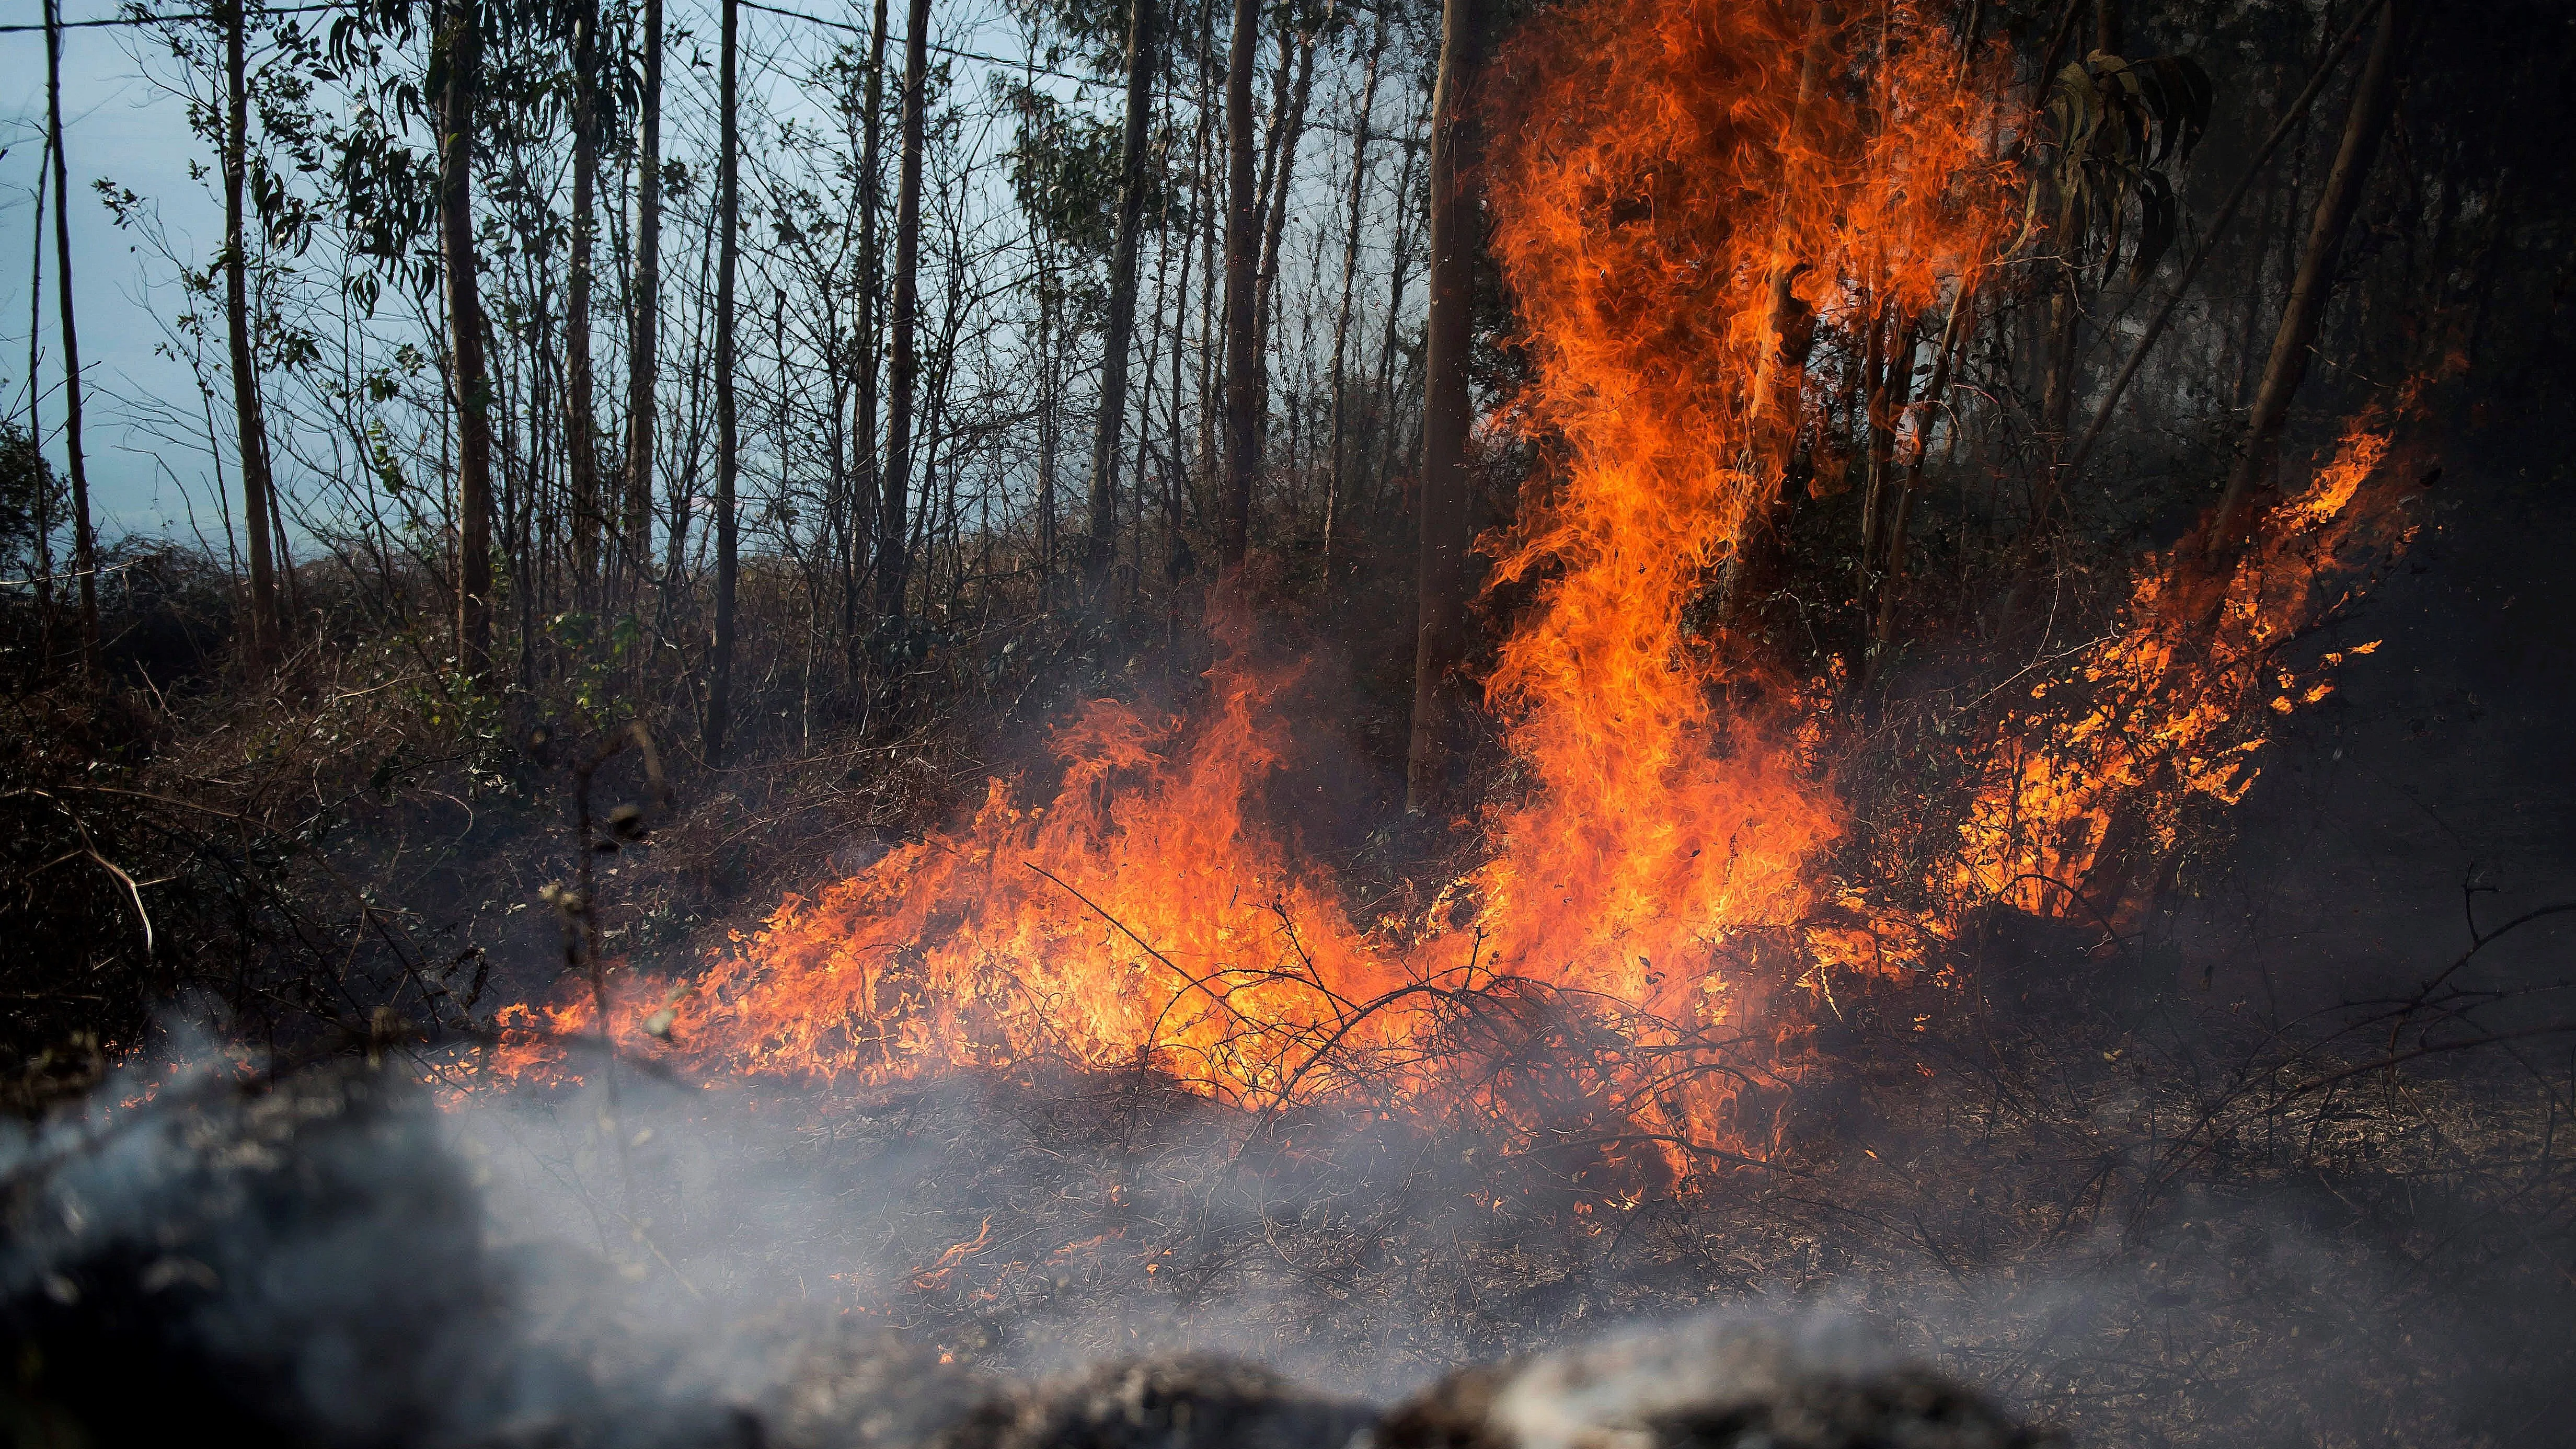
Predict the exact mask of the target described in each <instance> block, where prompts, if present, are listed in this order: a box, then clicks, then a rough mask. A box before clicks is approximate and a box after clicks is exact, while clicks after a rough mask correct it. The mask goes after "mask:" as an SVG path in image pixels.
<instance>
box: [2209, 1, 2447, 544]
mask: <svg viewBox="0 0 2576 1449" xmlns="http://www.w3.org/2000/svg"><path fill="white" fill-rule="evenodd" d="M2412 9H2413V7H2412V6H2411V5H2409V4H2407V3H2405V0H2389V3H2388V4H2387V6H2386V7H2385V8H2384V9H2382V10H2381V11H2380V13H2379V31H2378V33H2377V34H2376V35H2374V36H2373V37H2372V38H2371V42H2370V58H2369V59H2368V60H2366V61H2364V62H2363V63H2362V72H2361V79H2360V81H2359V82H2358V83H2357V84H2356V85H2355V86H2354V89H2353V96H2352V109H2351V111H2350V112H2349V113H2348V114H2347V115H2346V116H2345V118H2344V128H2343V143H2342V145H2341V146H2339V147H2338V148H2337V149H2336V151H2335V159H2334V169H2333V170H2331V171H2329V172H2328V173H2327V175H2326V185H2325V190H2324V192H2323V193H2322V194H2320V195H2319V196H2318V197H2317V209H2316V214H2315V216H2314V219H2313V220H2312V221H2311V223H2310V225H2309V227H2308V241H2307V246H2306V248H2305V249H2304V250H2303V251H2302V252H2301V253H2300V255H2299V271H2298V276H2297V279H2296V280H2295V281H2293V282H2292V283H2291V284H2290V303H2289V306H2288V307H2287V308H2285V309H2284V310H2283V311H2282V314H2281V326H2280V330H2279V331H2277V332H2275V333H2274V334H2273V336H2272V355H2271V359H2270V361H2268V362H2266V363H2265V364H2264V367H2263V381H2262V383H2261V385H2260V386H2259V387H2258V388H2257V389H2256V390H2255V394H2254V415H2253V417H2252V418H2251V419H2249V420H2248V421H2247V423H2246V425H2245V442H2244V444H2243V446H2242V447H2241V449H2240V450H2239V451H2238V454H2237V458H2236V467H2235V469H2234V471H2232V472H2231V473H2229V475H2228V478H2227V491H2226V492H2225V493H2224V494H2222V495H2221V496H2220V498H2219V501H2218V512H2217V514H2216V516H2215V517H2213V518H2212V519H2211V521H2210V527H2209V535H2208V538H2207V541H2206V551H2207V557H2208V558H2209V560H2210V561H2212V562H2216V561H2217V560H2219V559H2221V558H2224V557H2226V556H2227V555H2229V554H2232V553H2233V552H2234V551H2235V550H2236V549H2237V548H2238V547H2239V546H2240V545H2241V544H2242V543H2243V542H2244V538H2245V534H2246V531H2247V530H2248V529H2249V528H2250V527H2251V526H2252V513H2251V509H2250V508H2249V504H2250V502H2251V500H2252V498H2253V495H2254V493H2255V492H2256V490H2258V489H2261V488H2265V487H2268V486H2270V483H2271V478H2272V468H2273V465H2274V464H2275V463H2276V462H2277V461H2278V460H2279V457H2280V451H2281V427H2282V424H2283V423H2285V422H2286V421H2287V420H2288V418H2289V413H2290V398H2291V396H2292V395H2293V394H2294V393H2296V392H2297V391H2298V390H2299V383H2300V381H2301V379H2303V378H2304V377H2306V375H2307V370H2308V349H2309V348H2310V347H2311V346H2312V345H2314V343H2315V342H2316V336H2317V326H2318V324H2319V323H2321V322H2323V321H2324V320H2325V312H2326V303H2327V302H2328V301H2330V300H2332V296H2333V292H2334V266H2335V254H2336V253H2337V252H2338V251H2339V250H2340V249H2341V248H2342V245H2343V234H2344V229H2345V227H2346V226H2348V225H2349V224H2350V223H2351V221H2352V216H2353V213H2354V212H2355V211H2358V210H2359V209H2360V208H2361V198H2362V193H2363V191H2364V189H2365V188H2366V185H2367V183H2368V182H2369V180H2370V166H2371V162H2372V161H2373V160H2375V159H2376V158H2377V156H2378V154H2379V140H2380V137H2381V136H2382V135H2384V134H2385V133H2386V132H2387V130H2388V117H2389V113H2390V111H2392V110H2393V109H2394V108H2395V104H2396V99H2397V79H2398V74H2399V72H2400V71H2401V70H2403V69H2404V64H2405V63H2404V58H2403V56H2402V54H2401V45H2402V43H2403V41H2404V39H2405V32H2406V28H2407V20H2408V18H2409V16H2410V14H2411V13H2412Z"/></svg>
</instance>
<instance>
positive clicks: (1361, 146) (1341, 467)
mask: <svg viewBox="0 0 2576 1449" xmlns="http://www.w3.org/2000/svg"><path fill="white" fill-rule="evenodd" d="M1385 53H1386V20H1385V17H1383V16H1381V17H1379V19H1378V22H1377V25H1376V27H1375V28H1374V29H1373V30H1372V31H1371V32H1370V35H1369V52H1368V66H1367V69H1366V70H1365V71H1364V72H1363V73H1362V75H1361V78H1360V108H1359V124H1358V126H1357V128H1356V129H1355V130H1354V131H1353V132H1352V135H1351V185H1350V197H1349V203H1348V209H1349V212H1350V225H1349V228H1348V229H1347V230H1346V231H1345V232H1344V233H1343V235H1342V299H1341V304H1340V306H1339V307H1337V308H1336V309H1335V310H1334V312H1333V374H1332V395H1333V418H1332V423H1331V430H1330V436H1329V439H1328V446H1329V447H1330V448H1331V450H1332V452H1331V456H1330V457H1328V458H1327V459H1326V460H1325V463H1324V541H1323V547H1322V550H1321V557H1322V569H1321V572H1322V573H1323V576H1324V579H1325V582H1326V584H1327V586H1329V585H1330V583H1331V581H1332V577H1333V527H1334V525H1335V524H1336V523H1338V522H1339V521H1340V517H1339V515H1340V513H1341V507H1342V489H1343V488H1344V487H1345V486H1346V480H1347V479H1348V476H1349V456H1348V455H1349V452H1350V449H1349V447H1348V445H1347V442H1346V439H1347V438H1348V436H1349V432H1350V376H1349V372H1348V370H1347V369H1348V358H1349V347H1350V336H1351V302H1352V299H1353V296H1354V295H1355V293H1356V289H1357V285H1358V282H1359V269H1360V221H1361V211H1362V204H1363V203H1364V201H1365V200H1366V194H1367V186H1368V152H1369V122H1370V120H1371V119H1372V118H1373V116H1374V114H1375V111H1376V109H1377V66H1378V61H1379V59H1380V58H1381V57H1382V56H1384V55H1385Z"/></svg>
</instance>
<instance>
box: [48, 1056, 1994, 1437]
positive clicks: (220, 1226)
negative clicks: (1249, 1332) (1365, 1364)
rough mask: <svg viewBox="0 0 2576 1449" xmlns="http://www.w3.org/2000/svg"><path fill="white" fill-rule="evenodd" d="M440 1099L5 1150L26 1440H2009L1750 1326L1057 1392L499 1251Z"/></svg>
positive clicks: (200, 1108) (1151, 1369)
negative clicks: (1402, 1377)
mask: <svg viewBox="0 0 2576 1449" xmlns="http://www.w3.org/2000/svg"><path fill="white" fill-rule="evenodd" d="M454 1141H455V1134H454V1133H453V1132H452V1131H451V1130H450V1124H449V1123H447V1122H445V1121H443V1120H442V1119H441V1116H440V1114H439V1112H438V1111H437V1109H436V1108H435V1107H434V1106H433V1105H432V1103H431V1101H430V1100H429V1097H428V1094H427V1093H426V1092H424V1091H422V1090H421V1089H419V1088H418V1087H416V1086H414V1085H413V1084H411V1083H409V1082H408V1081H405V1080H403V1079H401V1078H398V1077H396V1076H394V1075H392V1074H390V1073H388V1072H385V1071H381V1070H370V1069H365V1068H361V1067H357V1066H347V1067H340V1068H333V1069H325V1070H314V1071H307V1072H304V1073H300V1074H296V1075H292V1076H288V1077H284V1078H281V1079H277V1080H274V1081H247V1082H246V1081H243V1080H241V1079H239V1078H236V1077H220V1076H213V1075H199V1076H196V1077H193V1078H188V1079H182V1080H177V1081H174V1082H170V1083H165V1084H163V1085H162V1086H161V1087H160V1088H159V1089H158V1091H157V1094H156V1095H155V1097H154V1098H153V1100H150V1101H148V1102H134V1103H129V1104H127V1105H125V1106H122V1107H117V1108H114V1109H107V1110H101V1109H99V1108H93V1109H92V1110H91V1111H90V1112H89V1113H88V1114H86V1115H85V1116H81V1117H75V1118H71V1119H67V1120H64V1121H61V1122H58V1123H56V1124H54V1125H53V1126H51V1127H49V1128H47V1129H44V1130H42V1131H39V1132H36V1133H33V1134H29V1135H26V1136H23V1137H22V1138H21V1139H20V1140H18V1141H15V1142H12V1143H10V1144H8V1146H7V1149H6V1157H5V1159H0V1166H5V1169H6V1174H5V1181H0V1220H5V1223H6V1227H7V1232H8V1247H7V1248H6V1250H5V1251H0V1351H5V1353H6V1362H7V1363H8V1364H9V1365H10V1366H11V1368H10V1371H9V1373H8V1376H7V1377H6V1378H5V1379H0V1422H5V1423H6V1425H7V1427H8V1429H9V1432H10V1435H11V1437H12V1438H13V1439H14V1440H16V1441H17V1442H21V1443H27V1444H35V1445H48V1446H74V1445H101V1444H123V1443H142V1442H204V1441H209V1440H211V1441H213V1442H252V1441H254V1440H255V1441H257V1442H268V1443H278V1444H302V1445H331V1446H338V1445H352V1446H385V1449H400V1446H412V1445H421V1446H429V1445H613V1446H620V1449H629V1446H631V1449H664V1446H669V1449H692V1446H701V1445H703V1446H709V1449H714V1446H737V1445H764V1446H772V1445H774V1446H794V1449H805V1446H811V1449H825V1446H864V1449H899V1446H921V1449H1182V1446H1199V1445H1233V1446H1243V1449H1294V1446H1306V1445H1319V1446H1332V1445H1340V1444H1345V1443H1356V1444H1374V1445H1380V1446H1385V1449H1396V1446H1413V1445H1432V1444H1454V1445H1460V1446H1468V1445H1474V1446H1492V1449H1560V1446H1562V1449H1574V1446H1577V1445H1585V1446H1589V1445H1608V1444H1617V1445H1621V1446H1633V1449H1657V1446H1666V1445H1669V1446H1676V1449H1678V1446H1684V1445H1691V1446H1698V1445H1712V1446H1713V1445H1721V1444H1738V1443H1753V1442H1762V1443H1768V1444H1776V1445H1783V1446H1793V1445H1794V1446H1815V1449H1826V1446H1835V1445H1857V1444H1863V1443H1871V1444H1896V1445H1907V1446H1924V1449H1934V1446H1957V1449H1983V1446H1988V1445H1995V1446H2003V1445H2019V1444H2030V1443H2036V1442H2040V1441H2039V1440H2038V1439H2036V1438H2034V1437H2033V1436H2032V1435H2031V1434H2030V1433H2029V1432H2028V1431H2027V1430H2025V1429H2023V1428H2021V1427H2020V1426H2018V1425H2017V1424H2015V1423H2014V1422H2013V1421H2011V1420H2010V1419H2008V1418H2007V1417H2005V1416H2004V1415H2003V1414H2002V1413H2001V1412H2000V1411H1998V1410H1997V1409H1995V1408H1993V1407H1992V1406H1990V1405H1989V1404H1987V1403H1986V1402H1985V1401H1984V1400H1983V1399H1981V1398H1980V1397H1979V1396H1977V1395H1976V1394H1974V1393H1972V1392H1970V1391H1968V1390H1966V1389H1963V1388H1961V1387H1959V1386H1957V1385H1955V1384H1952V1383H1949V1382H1947V1381H1945V1380H1942V1379H1940V1378H1938V1377H1937V1376H1933V1375H1930V1374H1927V1373H1924V1372H1921V1371H1919V1370H1915V1369H1909V1368H1907V1367H1905V1366H1903V1365H1901V1364H1898V1363H1896V1362H1894V1361H1892V1360H1889V1359H1887V1358H1886V1357H1885V1356H1884V1355H1881V1354H1873V1353H1872V1352H1871V1351H1869V1350H1867V1349H1865V1348H1863V1347H1860V1346H1858V1341H1857V1340H1852V1339H1849V1338H1841V1339H1837V1338H1833V1337H1832V1336H1831V1335H1827V1336H1824V1337H1819V1336H1817V1335H1816V1334H1815V1333H1812V1332H1809V1333H1806V1334H1805V1335H1803V1336H1801V1335H1800V1334H1797V1333H1793V1332H1790V1331H1788V1330H1785V1329H1782V1328H1779V1327H1776V1326H1773V1325H1770V1324H1767V1323H1761V1322H1753V1321H1737V1322H1733V1323H1726V1322H1720V1321H1715V1320H1709V1321H1702V1322H1697V1323H1692V1324H1687V1325H1684V1326H1681V1327H1678V1328H1675V1329H1671V1330H1667V1331H1664V1332H1661V1333H1651V1334H1632V1335H1629V1336H1627V1337H1623V1338H1618V1339H1613V1340H1609V1341H1605V1342H1602V1343H1599V1344H1596V1345H1593V1346H1590V1347H1584V1348H1577V1349H1573V1350H1568V1351H1565V1352H1562V1353H1560V1354H1557V1355H1554V1356H1550V1357H1542V1358H1538V1359H1535V1360H1531V1361H1527V1362H1521V1363H1513V1364H1507V1365H1502V1366H1483V1367H1471V1368H1468V1369H1465V1370H1462V1371H1461V1372H1460V1373H1459V1374H1457V1375H1454V1376H1452V1377H1451V1378H1449V1379H1446V1380H1443V1381H1441V1382H1439V1383H1436V1384H1434V1385H1433V1386H1432V1387H1430V1388H1429V1389H1427V1390H1424V1391H1422V1392H1421V1393H1420V1394H1418V1395H1417V1396H1415V1397H1413V1398H1412V1399H1410V1400H1405V1401H1401V1402H1398V1403H1396V1404H1394V1405H1393V1406H1392V1407H1387V1406H1384V1405H1381V1404H1378V1403H1373V1402H1370V1401H1368V1400H1365V1399H1363V1398H1361V1397H1358V1396H1356V1395H1353V1394H1349V1393H1338V1392H1326V1391H1320V1390H1317V1389H1313V1388H1309V1387H1305V1386H1301V1385H1299V1384H1297V1383H1295V1382H1293V1381H1292V1380H1291V1379H1289V1378H1287V1377H1284V1376H1282V1375H1280V1374H1278V1373H1275V1372H1272V1371H1271V1370H1269V1369H1266V1368H1263V1367H1260V1366H1257V1365H1254V1364H1250V1363H1247V1362H1243V1361H1240V1360H1238V1359H1234V1358H1229V1357H1224V1356H1219V1355H1212V1354H1206V1353H1190V1352H1165V1353H1157V1354H1147V1355H1144V1356H1139V1357H1131V1358H1127V1359H1123V1360H1113V1361H1105V1362H1100V1363H1096V1364H1093V1365H1090V1366H1087V1367H1082V1368H1076V1369H1071V1370H1068V1371H1066V1372H1062V1373H1058V1374H1054V1375H1051V1376H1040V1377H1035V1378H1011V1377H1006V1376H1003V1375H999V1374H995V1373H990V1372H987V1371H984V1370H982V1369H979V1368H976V1367H973V1366H969V1365H965V1364H961V1363H957V1362H954V1361H953V1357H954V1356H953V1355H951V1354H947V1353H943V1352H940V1351H938V1350H936V1349H935V1348H933V1347H930V1346H928V1345H920V1344H912V1343H907V1342H905V1341H903V1340H902V1339H900V1338H899V1337H897V1336H895V1335H893V1334H891V1333H889V1332H886V1331H883V1330H877V1329H869V1328H866V1327H863V1326H860V1325H859V1324H857V1323H856V1322H855V1321H853V1320H852V1319H850V1318H849V1317H847V1316H841V1317H837V1318H836V1317H831V1316H826V1315H818V1314H813V1313H809V1312H802V1311H799V1310H798V1309H796V1308H795V1307H794V1306H793V1305H787V1306H766V1307H764V1306H760V1305H732V1306H730V1307H726V1308H722V1309H717V1308H712V1307H708V1308H704V1309H702V1310H701V1311H699V1312H696V1313H690V1312H686V1311H676V1310H675V1307H674V1303H673V1300H672V1299H671V1298H669V1296H668V1295H667V1294H666V1293H663V1292H661V1291H659V1290H660V1287H661V1285H655V1284H651V1283H648V1282H646V1281H645V1280H644V1279H643V1278H642V1277H640V1276H639V1275H636V1274H633V1273H629V1272H624V1271H620V1270H619V1269H618V1268H617V1267H616V1266H615V1265H613V1264H612V1263H611V1262H610V1261H609V1260H608V1259H607V1258H605V1257H602V1256H598V1255H595V1254H591V1253H587V1252H585V1251H584V1250H582V1249H580V1248H578V1247H576V1246H573V1245H570V1244H565V1243H562V1242H560V1241H557V1242H551V1243H547V1244H544V1245H542V1246H541V1247H540V1246H538V1245H534V1244H530V1243H525V1242H521V1243H517V1244H513V1243H510V1242H508V1241H506V1240H504V1239H503V1238H502V1237H501V1236H499V1235H496V1234H495V1233H493V1232H492V1231H490V1224H489V1222H488V1221H487V1218H486V1215H485V1206H486V1205H485V1202H484V1195H483V1189H482V1187H481V1186H480V1185H479V1184H478V1183H477V1182H476V1181H475V1177H476V1176H477V1172H476V1169H475V1168H474V1166H473V1165H472V1164H471V1162H470V1161H469V1160H468V1159H467V1158H466V1157H465V1156H462V1155H460V1154H459V1153H458V1152H457V1151H456V1150H455V1148H454Z"/></svg>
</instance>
